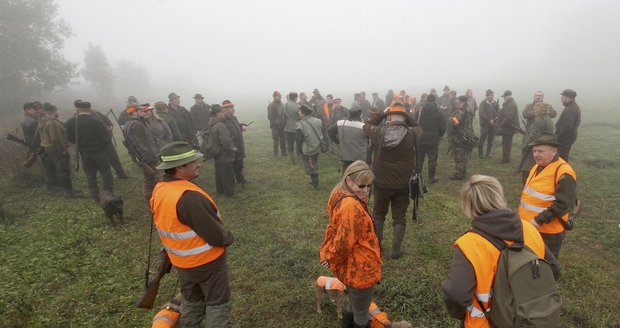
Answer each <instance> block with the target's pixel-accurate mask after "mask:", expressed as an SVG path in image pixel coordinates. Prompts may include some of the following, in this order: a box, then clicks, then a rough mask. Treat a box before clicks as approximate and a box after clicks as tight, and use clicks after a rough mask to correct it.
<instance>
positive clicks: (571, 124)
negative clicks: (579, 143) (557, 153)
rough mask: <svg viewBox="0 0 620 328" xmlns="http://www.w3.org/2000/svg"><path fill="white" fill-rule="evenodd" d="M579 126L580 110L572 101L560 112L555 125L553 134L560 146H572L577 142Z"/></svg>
mask: <svg viewBox="0 0 620 328" xmlns="http://www.w3.org/2000/svg"><path fill="white" fill-rule="evenodd" d="M579 124H581V109H580V108H579V105H577V103H576V102H575V101H574V100H573V101H571V102H570V103H569V104H568V105H567V106H566V107H565V108H564V110H562V114H560V118H558V121H557V122H556V123H555V134H556V135H557V136H558V142H559V143H560V144H561V145H565V146H567V145H572V144H573V143H575V140H577V128H578V127H579Z"/></svg>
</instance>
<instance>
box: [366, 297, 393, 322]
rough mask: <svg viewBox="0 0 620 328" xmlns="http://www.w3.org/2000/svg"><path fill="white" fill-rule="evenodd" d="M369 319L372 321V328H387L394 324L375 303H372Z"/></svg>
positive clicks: (369, 308) (369, 309)
mask: <svg viewBox="0 0 620 328" xmlns="http://www.w3.org/2000/svg"><path fill="white" fill-rule="evenodd" d="M368 319H369V320H370V328H385V327H390V325H391V324H392V322H391V321H390V319H389V318H388V315H387V313H385V312H382V311H381V310H380V309H379V307H378V306H377V304H375V302H370V306H369V307H368Z"/></svg>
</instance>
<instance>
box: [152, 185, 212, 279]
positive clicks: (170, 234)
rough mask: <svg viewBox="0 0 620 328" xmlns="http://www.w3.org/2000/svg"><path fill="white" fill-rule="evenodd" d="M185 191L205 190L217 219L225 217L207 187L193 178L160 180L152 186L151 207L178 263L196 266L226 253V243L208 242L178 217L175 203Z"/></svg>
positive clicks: (183, 266) (166, 245) (170, 255)
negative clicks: (192, 179)
mask: <svg viewBox="0 0 620 328" xmlns="http://www.w3.org/2000/svg"><path fill="white" fill-rule="evenodd" d="M186 191H195V192H198V193H200V194H202V195H203V196H204V197H205V198H206V199H208V201H209V202H211V204H212V205H213V207H214V209H215V211H216V213H217V214H216V215H217V218H218V220H220V221H221V220H222V218H221V216H220V214H219V209H218V208H217V205H216V204H215V202H214V201H213V199H212V198H211V196H209V194H207V193H206V192H205V191H204V190H202V189H201V188H200V187H198V186H196V185H195V184H193V183H192V182H190V181H186V180H174V181H162V182H159V183H158V184H157V185H156V186H155V189H154V190H153V197H152V198H151V211H152V212H153V222H154V223H155V227H156V228H157V231H158V233H159V238H160V239H161V242H162V244H163V246H164V248H165V249H166V252H167V253H168V256H169V257H170V262H172V264H173V265H174V266H175V267H179V268H193V267H197V266H200V265H203V264H206V263H209V262H212V261H214V260H215V259H217V258H218V257H220V256H221V255H222V254H223V253H224V248H223V247H215V246H211V245H209V244H208V243H207V242H206V241H205V240H204V239H202V237H200V236H199V235H198V234H197V233H196V232H195V231H194V230H192V228H191V227H190V226H187V225H185V224H183V223H181V222H180V221H179V218H178V217H177V211H176V206H177V203H178V202H179V199H180V198H181V196H182V195H183V193H185V192H186Z"/></svg>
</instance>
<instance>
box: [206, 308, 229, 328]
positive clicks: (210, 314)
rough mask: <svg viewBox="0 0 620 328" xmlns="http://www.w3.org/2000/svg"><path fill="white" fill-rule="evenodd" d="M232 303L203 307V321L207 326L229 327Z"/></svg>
mask: <svg viewBox="0 0 620 328" xmlns="http://www.w3.org/2000/svg"><path fill="white" fill-rule="evenodd" d="M231 305H232V303H231V302H228V303H224V304H220V305H212V306H207V307H205V309H206V310H205V323H206V326H207V327H222V328H230V327H232V324H231V323H230V309H231V307H232V306H231Z"/></svg>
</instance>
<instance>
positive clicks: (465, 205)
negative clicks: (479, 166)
mask: <svg viewBox="0 0 620 328" xmlns="http://www.w3.org/2000/svg"><path fill="white" fill-rule="evenodd" d="M506 206H507V205H506V198H505V197H504V189H503V188H502V185H501V184H500V183H499V181H497V179H495V178H494V177H490V176H487V175H480V174H475V175H473V176H472V177H471V178H470V179H469V181H467V182H465V184H464V185H463V187H462V188H461V208H462V209H463V212H464V213H465V215H466V216H467V217H468V218H470V219H474V218H476V217H478V216H480V215H482V214H485V213H488V212H490V211H493V210H496V209H500V208H506Z"/></svg>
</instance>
